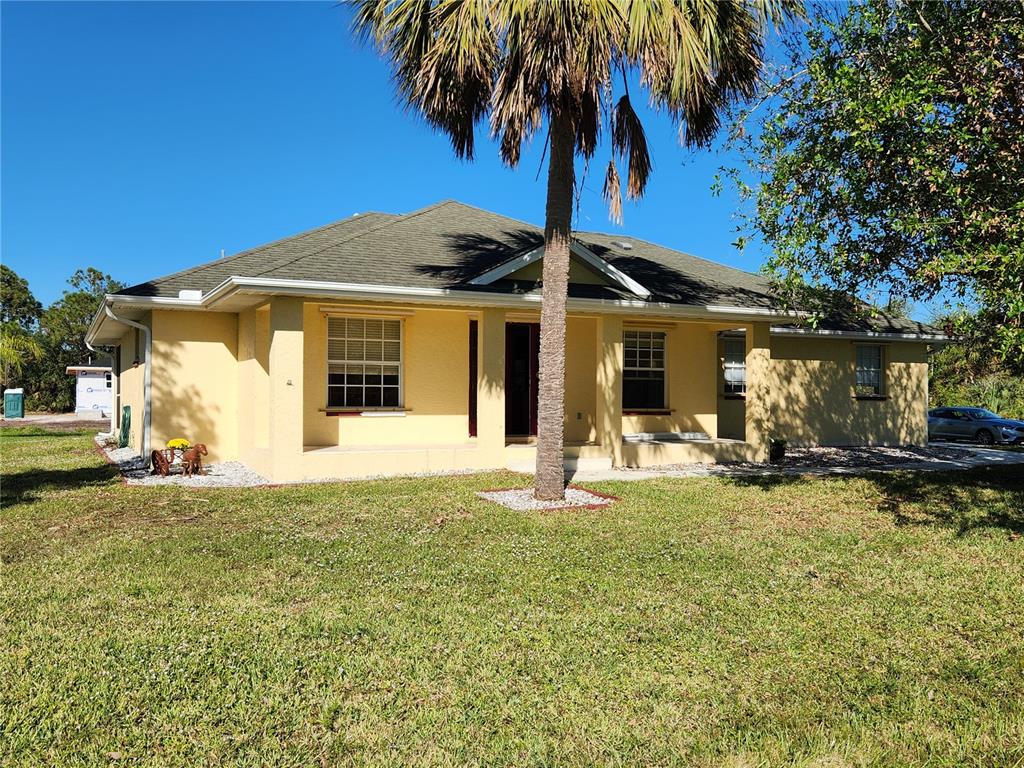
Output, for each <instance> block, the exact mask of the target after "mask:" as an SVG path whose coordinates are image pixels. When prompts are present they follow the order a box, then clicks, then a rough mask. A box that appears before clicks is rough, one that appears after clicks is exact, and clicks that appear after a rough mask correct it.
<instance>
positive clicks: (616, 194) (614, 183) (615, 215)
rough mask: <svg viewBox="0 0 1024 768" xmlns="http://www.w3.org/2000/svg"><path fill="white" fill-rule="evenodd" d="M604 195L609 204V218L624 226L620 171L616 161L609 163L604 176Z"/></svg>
mask: <svg viewBox="0 0 1024 768" xmlns="http://www.w3.org/2000/svg"><path fill="white" fill-rule="evenodd" d="M602 195H603V197H604V199H605V200H606V201H607V203H608V218H609V219H611V220H612V221H613V222H614V223H616V224H619V225H621V224H622V188H621V184H620V182H619V170H618V168H616V167H615V161H614V160H609V161H608V170H607V171H606V172H605V175H604V189H603V190H602Z"/></svg>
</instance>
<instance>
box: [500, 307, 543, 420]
mask: <svg viewBox="0 0 1024 768" xmlns="http://www.w3.org/2000/svg"><path fill="white" fill-rule="evenodd" d="M539 352H540V325H538V324H537V323H508V324H507V325H506V326H505V434H506V435H509V436H512V437H525V436H529V435H536V434H537V368H538V353H539Z"/></svg>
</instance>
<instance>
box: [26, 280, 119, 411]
mask: <svg viewBox="0 0 1024 768" xmlns="http://www.w3.org/2000/svg"><path fill="white" fill-rule="evenodd" d="M68 283H69V284H70V285H71V287H72V290H69V291H64V295H63V296H62V297H61V298H60V299H58V300H57V301H56V302H54V303H53V304H51V305H50V306H49V307H47V308H46V309H45V310H44V311H43V313H42V315H41V317H40V319H39V330H38V332H37V334H36V339H37V341H38V342H39V344H40V345H41V347H42V349H43V354H42V355H41V356H40V357H39V358H38V359H37V360H35V361H34V362H33V363H31V364H30V365H29V366H28V368H27V370H26V372H25V380H26V381H29V382H31V383H30V386H27V387H26V390H25V394H26V400H27V403H28V405H29V407H30V408H32V409H34V410H41V411H68V410H71V409H73V408H74V405H75V380H74V377H73V376H69V375H68V374H67V372H66V369H67V367H68V366H69V365H81V364H82V363H84V362H85V361H86V360H88V359H89V358H93V359H95V358H96V357H97V353H96V352H93V351H91V350H90V349H89V348H88V347H87V346H85V333H86V331H87V330H88V328H89V324H90V323H91V322H92V319H93V317H94V316H95V314H96V310H97V309H98V308H99V306H100V301H101V300H102V298H103V295H104V294H105V293H116V292H117V291H118V290H120V289H121V288H123V287H124V286H123V285H122V284H121V283H119V282H118V281H116V280H114V279H113V278H112V277H111V276H110V275H107V274H104V273H102V272H100V271H99V270H96V269H93V268H92V267H89V268H88V269H85V270H81V269H80V270H78V271H77V272H75V274H74V275H72V276H71V278H70V279H69V280H68Z"/></svg>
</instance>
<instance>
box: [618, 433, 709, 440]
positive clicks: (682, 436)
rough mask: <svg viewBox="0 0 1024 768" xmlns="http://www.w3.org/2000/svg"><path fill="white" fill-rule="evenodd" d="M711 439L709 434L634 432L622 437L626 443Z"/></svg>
mask: <svg viewBox="0 0 1024 768" xmlns="http://www.w3.org/2000/svg"><path fill="white" fill-rule="evenodd" d="M710 439H711V436H710V435H709V434H708V433H707V432H634V433H632V434H629V435H623V436H622V442H624V443H685V442H689V441H691V440H710Z"/></svg>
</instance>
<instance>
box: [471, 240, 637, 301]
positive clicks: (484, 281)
mask: <svg viewBox="0 0 1024 768" xmlns="http://www.w3.org/2000/svg"><path fill="white" fill-rule="evenodd" d="M569 251H570V253H573V254H575V255H576V256H577V257H579V258H580V259H582V260H583V261H584V262H586V263H587V264H589V265H590V267H592V268H593V269H595V270H597V272H598V273H600V274H602V275H604V276H605V277H607V278H608V279H609V280H611V281H612V282H613V283H618V284H619V285H620V286H622V287H623V288H625V289H626V290H627V291H629V292H630V293H632V294H633V295H634V296H639V297H640V298H641V299H646V298H648V297H649V296H650V295H651V292H650V291H649V290H647V289H646V288H644V286H642V285H640V283H638V282H637V281H636V280H634V279H633V278H631V277H630V276H629V275H627V274H626V273H624V272H623V271H622V270H620V269H617V268H616V267H613V266H612V265H611V264H609V263H608V262H607V261H605V260H604V259H602V258H601V257H600V256H598V255H597V254H596V253H594V252H593V251H591V250H590V249H589V248H587V247H586V246H584V245H581V244H580V243H573V244H572V245H571V246H569ZM543 257H544V247H543V246H541V247H539V248H534V249H533V250H532V251H527V252H526V253H524V254H522V255H520V256H516V257H515V258H512V259H509V260H508V261H506V262H505V263H504V264H499V265H498V266H496V267H495V268H494V269H489V270H487V271H486V272H484V273H483V274H482V275H477V276H476V277H474V278H473V279H472V280H470V281H469V285H490V284H491V283H494V282H495V281H497V280H500V279H501V278H503V277H508V276H509V275H511V274H512V273H513V272H518V271H519V270H520V269H522V268H523V267H526V266H529V265H530V264H533V263H534V262H535V261H539V260H540V259H542V258H543Z"/></svg>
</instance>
